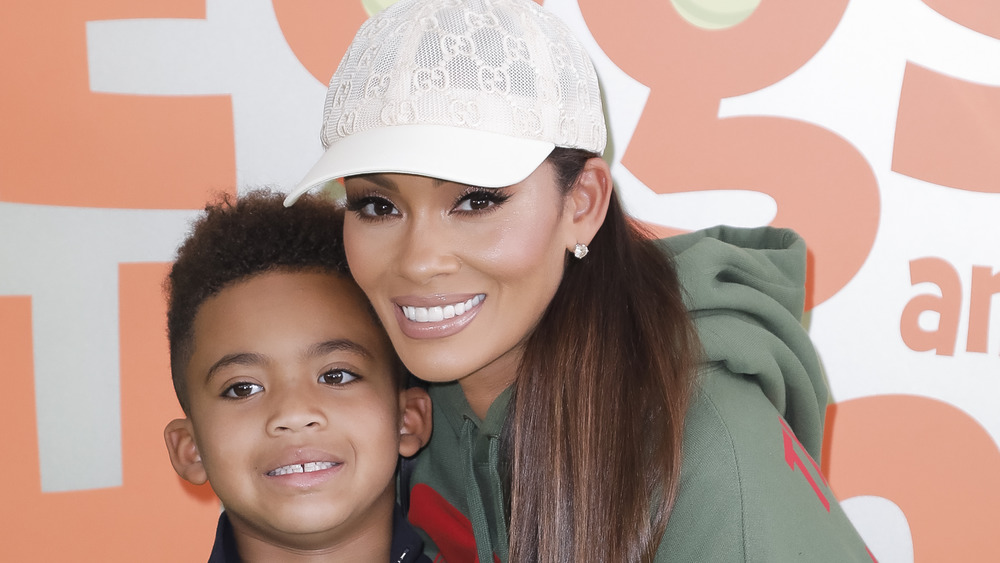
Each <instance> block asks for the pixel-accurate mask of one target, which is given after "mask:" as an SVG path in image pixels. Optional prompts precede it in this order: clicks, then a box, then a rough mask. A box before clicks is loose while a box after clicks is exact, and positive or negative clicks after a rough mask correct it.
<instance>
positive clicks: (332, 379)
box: [319, 369, 358, 385]
mask: <svg viewBox="0 0 1000 563" xmlns="http://www.w3.org/2000/svg"><path fill="white" fill-rule="evenodd" d="M355 379H358V376H357V375H355V374H353V373H351V372H349V371H347V370H345V369H331V370H330V371H325V372H323V373H322V374H321V375H320V376H319V382H320V383H323V384H325V385H344V384H345V383H350V382H352V381H354V380H355Z"/></svg>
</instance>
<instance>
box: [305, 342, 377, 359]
mask: <svg viewBox="0 0 1000 563" xmlns="http://www.w3.org/2000/svg"><path fill="white" fill-rule="evenodd" d="M331 352H354V353H355V354H360V355H362V356H364V357H366V358H372V357H373V356H372V353H371V352H369V351H368V348H365V347H364V346H362V345H361V344H359V343H357V342H355V341H353V340H349V339H347V338H335V339H333V340H327V341H326V342H319V343H316V344H313V345H312V346H310V347H309V350H308V351H307V352H306V356H308V357H317V356H324V355H326V354H329V353H331Z"/></svg>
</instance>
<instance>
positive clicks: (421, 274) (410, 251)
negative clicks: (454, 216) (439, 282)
mask: <svg viewBox="0 0 1000 563" xmlns="http://www.w3.org/2000/svg"><path fill="white" fill-rule="evenodd" d="M443 223H444V221H442V220H440V219H435V218H419V219H415V220H413V221H411V223H410V228H409V229H407V232H406V234H405V235H404V237H403V238H404V240H403V241H402V244H401V245H400V248H399V249H398V251H397V258H398V267H399V269H400V272H401V273H402V275H403V276H405V277H406V278H408V279H410V280H412V281H413V282H415V283H418V284H425V283H427V282H429V281H431V280H433V279H434V278H436V277H437V276H441V275H446V274H453V273H455V272H457V271H458V270H459V268H460V267H461V260H460V259H459V257H458V254H457V252H458V249H459V247H460V245H461V241H460V240H456V236H455V235H454V234H453V233H452V232H450V231H449V229H448V228H447V226H446V225H444V224H443Z"/></svg>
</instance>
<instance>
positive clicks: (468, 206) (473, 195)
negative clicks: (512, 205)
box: [452, 187, 510, 213]
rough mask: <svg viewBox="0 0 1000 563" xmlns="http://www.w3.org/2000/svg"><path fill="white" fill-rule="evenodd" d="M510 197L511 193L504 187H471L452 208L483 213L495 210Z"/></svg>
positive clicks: (462, 211)
mask: <svg viewBox="0 0 1000 563" xmlns="http://www.w3.org/2000/svg"><path fill="white" fill-rule="evenodd" d="M508 199H510V194H509V193H507V191H506V190H504V189H503V188H491V189H486V188H475V187H470V188H468V189H466V190H465V191H463V192H462V194H461V195H460V196H459V197H458V200H457V201H456V202H455V204H454V206H452V209H453V211H454V212H457V213H482V212H484V211H493V210H494V209H495V208H496V207H498V206H500V205H503V203H504V202H505V201H507V200H508Z"/></svg>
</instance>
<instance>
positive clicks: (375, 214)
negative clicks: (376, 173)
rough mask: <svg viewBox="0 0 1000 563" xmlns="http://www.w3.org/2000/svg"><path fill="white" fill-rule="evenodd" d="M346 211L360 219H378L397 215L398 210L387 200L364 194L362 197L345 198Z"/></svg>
mask: <svg viewBox="0 0 1000 563" xmlns="http://www.w3.org/2000/svg"><path fill="white" fill-rule="evenodd" d="M347 210H348V211H350V212H352V213H355V214H356V215H357V216H358V217H360V218H361V219H368V220H373V219H379V218H382V217H387V216H389V215H399V210H398V209H396V206H395V205H393V203H392V202H391V201H389V200H388V199H386V198H384V197H382V196H378V195H374V194H366V195H362V196H356V197H351V196H350V195H348V196H347Z"/></svg>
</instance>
